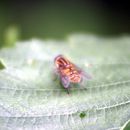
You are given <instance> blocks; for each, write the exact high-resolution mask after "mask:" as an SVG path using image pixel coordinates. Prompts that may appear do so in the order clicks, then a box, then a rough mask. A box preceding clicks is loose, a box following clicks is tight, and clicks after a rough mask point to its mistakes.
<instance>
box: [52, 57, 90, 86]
mask: <svg viewBox="0 0 130 130" xmlns="http://www.w3.org/2000/svg"><path fill="white" fill-rule="evenodd" d="M54 63H55V65H56V71H57V73H58V74H59V75H60V79H61V83H62V84H63V86H64V87H65V88H69V85H70V83H80V82H81V81H82V80H83V77H87V78H91V77H90V76H87V75H86V74H85V73H84V72H83V71H82V70H81V69H79V68H78V67H77V66H76V65H74V64H73V63H72V62H70V61H69V60H68V59H66V58H65V57H64V56H62V55H58V56H57V57H56V58H55V60H54Z"/></svg>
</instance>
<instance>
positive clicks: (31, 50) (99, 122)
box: [0, 34, 130, 130]
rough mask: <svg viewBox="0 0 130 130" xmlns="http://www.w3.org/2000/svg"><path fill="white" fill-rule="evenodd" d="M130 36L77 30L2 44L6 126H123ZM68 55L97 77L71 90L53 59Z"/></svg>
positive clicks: (101, 129) (128, 101) (128, 108)
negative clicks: (61, 35) (55, 74)
mask: <svg viewBox="0 0 130 130" xmlns="http://www.w3.org/2000/svg"><path fill="white" fill-rule="evenodd" d="M129 43H130V37H125V36H124V37H123V36H122V37H118V38H101V37H96V36H93V35H76V34H75V35H72V36H70V37H69V38H68V39H66V40H65V41H56V40H48V41H40V40H36V39H33V40H31V41H26V42H21V43H17V45H16V46H15V47H13V48H3V49H2V50H1V51H0V57H1V58H2V59H3V60H4V62H5V63H6V69H3V70H2V71H0V129H1V130H10V129H13V130H23V129H26V130H108V129H112V130H119V129H120V128H121V127H122V126H123V124H124V123H125V122H126V121H128V120H129V119H130V44H129ZM58 54H63V55H65V56H66V57H67V58H68V59H70V60H71V61H72V62H73V63H75V64H76V65H77V66H79V67H80V68H82V69H83V70H84V71H85V72H87V73H88V74H90V75H91V76H92V80H86V81H84V87H82V86H81V85H80V86H78V85H76V86H75V85H73V86H72V88H71V89H70V95H68V94H67V92H66V90H65V89H64V88H63V86H61V85H60V83H59V79H57V80H56V81H54V80H53V75H52V73H53V70H54V58H55V57H56V56H57V55H58Z"/></svg>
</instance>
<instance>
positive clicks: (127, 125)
mask: <svg viewBox="0 0 130 130" xmlns="http://www.w3.org/2000/svg"><path fill="white" fill-rule="evenodd" d="M121 130H130V120H128V121H127V122H126V123H125V124H124V125H123V127H122V128H121Z"/></svg>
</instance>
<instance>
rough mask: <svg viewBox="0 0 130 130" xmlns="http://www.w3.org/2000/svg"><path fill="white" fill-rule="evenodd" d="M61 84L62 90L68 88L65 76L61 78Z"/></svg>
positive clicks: (67, 80) (68, 82) (68, 83)
mask: <svg viewBox="0 0 130 130" xmlns="http://www.w3.org/2000/svg"><path fill="white" fill-rule="evenodd" d="M61 83H62V85H63V86H64V88H69V85H70V81H69V79H68V77H67V76H63V75H62V76H61Z"/></svg>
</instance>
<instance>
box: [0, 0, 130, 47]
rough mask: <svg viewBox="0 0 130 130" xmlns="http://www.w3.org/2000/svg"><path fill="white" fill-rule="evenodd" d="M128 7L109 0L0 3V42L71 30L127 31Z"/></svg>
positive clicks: (129, 27) (58, 34) (57, 36)
mask: <svg viewBox="0 0 130 130" xmlns="http://www.w3.org/2000/svg"><path fill="white" fill-rule="evenodd" d="M129 11H130V6H129V3H128V2H126V1H125V0H124V1H112V0H69V1H67V0H37V1H30V2H29V1H24V0H23V1H18V0H17V1H16V0H12V1H8V0H5V1H3V2H0V45H3V44H7V45H9V44H12V43H14V42H15V41H17V40H26V39H29V38H44V39H48V38H55V39H63V38H66V37H67V36H68V35H69V34H72V33H76V32H78V33H91V34H96V35H103V36H115V35H122V34H129V33H130V15H129Z"/></svg>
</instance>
